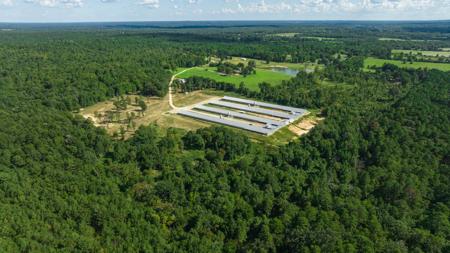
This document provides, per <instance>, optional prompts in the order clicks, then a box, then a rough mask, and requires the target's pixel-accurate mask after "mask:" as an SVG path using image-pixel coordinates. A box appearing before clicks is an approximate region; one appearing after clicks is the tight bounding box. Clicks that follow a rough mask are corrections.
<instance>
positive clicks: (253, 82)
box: [178, 67, 292, 91]
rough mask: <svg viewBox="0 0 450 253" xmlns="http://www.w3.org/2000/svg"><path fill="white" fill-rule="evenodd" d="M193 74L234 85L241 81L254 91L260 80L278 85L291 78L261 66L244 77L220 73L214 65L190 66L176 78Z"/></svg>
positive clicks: (257, 88)
mask: <svg viewBox="0 0 450 253" xmlns="http://www.w3.org/2000/svg"><path fill="white" fill-rule="evenodd" d="M193 76H201V77H205V78H210V79H213V80H215V81H217V82H227V83H232V84H234V85H239V84H240V83H241V82H243V83H244V84H245V86H246V87H247V88H249V89H250V90H254V91H257V90H259V87H258V84H260V83H262V82H267V83H270V84H272V85H279V84H281V82H282V81H284V80H289V79H291V78H292V76H289V75H287V74H283V73H278V72H274V71H271V70H267V69H261V68H257V69H256V74H252V75H249V76H246V77H244V76H241V75H222V74H219V73H218V72H217V71H216V68H214V67H196V68H192V69H190V70H188V71H186V72H184V73H183V74H180V75H179V76H178V78H189V77H193Z"/></svg>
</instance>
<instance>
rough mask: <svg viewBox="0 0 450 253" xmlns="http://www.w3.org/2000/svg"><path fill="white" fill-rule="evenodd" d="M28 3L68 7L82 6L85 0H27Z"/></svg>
mask: <svg viewBox="0 0 450 253" xmlns="http://www.w3.org/2000/svg"><path fill="white" fill-rule="evenodd" d="M25 2H26V3H33V4H38V5H40V6H43V7H56V6H59V5H61V6H64V7H68V8H73V7H82V6H83V4H84V2H83V0H25Z"/></svg>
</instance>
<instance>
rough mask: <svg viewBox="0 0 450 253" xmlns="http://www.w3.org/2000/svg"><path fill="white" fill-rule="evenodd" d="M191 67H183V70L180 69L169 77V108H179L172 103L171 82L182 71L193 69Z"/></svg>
mask: <svg viewBox="0 0 450 253" xmlns="http://www.w3.org/2000/svg"><path fill="white" fill-rule="evenodd" d="M193 68H195V67H193ZM193 68H188V69H185V70H183V71H180V72H178V73H176V74H175V75H173V76H172V78H171V79H170V83H169V105H170V108H172V109H173V110H177V109H179V108H178V107H176V106H175V105H174V104H173V98H172V84H173V82H174V81H175V78H176V77H177V76H178V75H181V74H183V73H184V72H186V71H188V70H191V69H193Z"/></svg>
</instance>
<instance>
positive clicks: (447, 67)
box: [364, 57, 450, 71]
mask: <svg viewBox="0 0 450 253" xmlns="http://www.w3.org/2000/svg"><path fill="white" fill-rule="evenodd" d="M385 63H390V64H394V65H397V66H399V67H402V68H415V69H418V68H429V69H439V70H442V71H450V63H432V62H413V63H412V64H410V63H403V62H402V61H397V60H385V59H377V58H373V57H369V58H367V59H366V60H365V61H364V67H365V68H366V69H368V68H369V67H370V66H377V67H381V66H383V65H384V64H385Z"/></svg>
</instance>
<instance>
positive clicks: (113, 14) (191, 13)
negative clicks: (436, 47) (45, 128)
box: [0, 0, 450, 22]
mask: <svg viewBox="0 0 450 253" xmlns="http://www.w3.org/2000/svg"><path fill="white" fill-rule="evenodd" d="M336 19H338V20H430V19H433V20H436V19H450V0H278V1H277V0H0V22H80V21H162V20H336Z"/></svg>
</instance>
